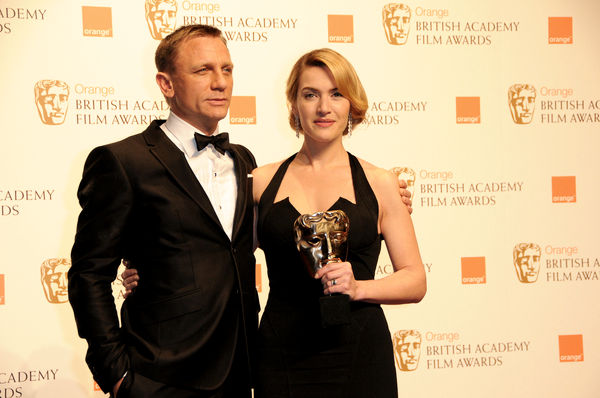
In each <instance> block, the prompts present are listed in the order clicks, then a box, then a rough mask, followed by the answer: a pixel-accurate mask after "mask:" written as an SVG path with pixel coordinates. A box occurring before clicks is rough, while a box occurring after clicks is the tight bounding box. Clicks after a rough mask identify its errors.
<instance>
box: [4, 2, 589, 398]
mask: <svg viewBox="0 0 600 398" xmlns="http://www.w3.org/2000/svg"><path fill="white" fill-rule="evenodd" d="M598 15H600V2H598V1H597V0H573V1H559V0H529V1H523V0H507V1H503V2H486V1H469V0H461V1H453V2H447V1H439V0H438V1H435V0H412V1H408V0H407V2H405V3H391V2H388V1H380V0H375V1H368V2H366V1H359V0H345V1H337V0H332V1H318V0H304V1H301V2H300V1H298V2H287V1H275V0H264V1H261V0H257V1H242V0H213V1H200V0H135V1H118V0H55V1H51V2H49V1H43V0H29V1H20V0H0V48H1V54H2V62H1V65H0V72H1V76H2V77H1V81H2V85H1V87H2V91H3V93H4V94H3V95H2V96H0V109H1V110H2V117H1V119H0V125H1V131H2V133H1V134H2V155H1V156H0V167H1V169H0V175H1V179H0V209H1V217H0V234H1V236H2V238H1V239H0V256H1V257H0V258H1V261H0V398H20V397H24V398H29V397H59V396H60V397H99V396H102V395H103V393H102V392H101V391H99V389H98V388H97V386H96V385H95V383H94V381H93V380H92V377H91V374H90V372H89V371H88V369H87V366H86V365H85V362H84V355H85V350H86V343H85V342H84V341H83V340H81V339H80V338H79V337H78V336H77V332H76V328H75V322H74V319H73V314H72V311H71V307H70V305H69V304H68V302H67V301H68V297H67V278H66V275H67V271H68V269H69V267H70V258H69V255H70V249H71V245H72V244H73V238H74V232H75V226H76V218H77V216H78V213H79V205H78V202H77V200H76V189H77V186H78V183H79V180H80V177H81V172H82V168H83V162H84V160H85V158H86V156H87V154H88V153H89V151H90V150H91V149H92V148H93V147H95V146H97V145H100V144H104V143H108V142H112V141H116V140H120V139H122V138H124V137H126V136H128V135H131V134H134V133H138V132H141V131H142V130H143V129H144V128H145V126H146V125H147V124H148V123H150V121H151V120H153V119H156V118H165V117H166V116H167V115H168V111H169V110H168V106H167V104H166V102H165V101H164V99H163V98H162V96H161V94H160V91H159V90H158V88H157V86H156V83H155V80H154V76H155V73H156V70H155V67H154V61H153V60H154V51H155V49H156V46H157V44H158V41H159V40H160V39H161V38H162V37H164V36H165V35H166V34H168V33H170V32H171V31H172V30H173V29H174V28H176V27H178V26H182V25H185V24H193V23H204V24H210V25H214V26H216V27H218V28H220V29H221V30H222V31H223V32H224V35H225V37H226V38H227V39H228V43H229V49H230V51H231V55H232V59H233V61H234V64H235V73H234V75H235V86H234V98H233V101H232V104H231V108H230V113H229V115H228V116H227V118H226V119H225V120H224V121H223V122H222V124H221V131H228V132H230V134H231V136H232V140H233V141H234V142H237V143H241V144H244V145H246V146H247V147H248V148H250V149H251V150H252V151H253V153H254V154H255V155H256V158H257V161H258V163H259V164H265V163H268V162H273V161H277V160H280V159H283V158H284V157H287V156H289V155H290V154H291V153H293V152H295V151H297V150H298V149H299V147H300V144H301V141H300V140H298V139H297V138H296V137H295V134H294V132H293V131H291V129H290V128H289V126H288V124H287V108H286V104H285V96H284V89H285V80H286V78H287V75H288V73H289V71H290V69H291V67H292V65H293V64H294V62H295V61H296V59H297V58H298V57H299V56H300V55H302V54H303V53H305V52H306V51H309V50H311V49H315V48H322V47H330V48H333V49H335V50H336V51H339V52H340V53H342V54H343V55H344V56H346V57H347V58H348V59H349V60H350V61H351V62H352V63H353V64H354V66H355V68H356V70H357V72H358V74H359V76H360V78H361V80H362V82H363V84H364V86H365V89H366V91H367V94H368V96H369V112H368V116H367V118H366V120H365V123H364V124H363V125H362V126H359V127H358V128H356V129H355V131H354V133H353V134H352V136H351V137H346V138H345V139H344V140H345V141H344V142H345V145H346V147H347V149H348V150H349V151H350V152H352V153H354V154H355V155H357V156H359V157H361V158H363V159H366V160H368V161H370V162H372V163H374V164H376V165H378V166H380V167H383V168H386V169H390V170H393V171H394V172H395V173H396V174H398V175H399V176H400V177H401V178H404V179H406V180H407V181H408V182H409V184H410V189H411V191H412V194H413V208H414V213H413V216H412V217H413V221H414V224H415V229H416V232H417V236H418V240H419V245H420V250H421V254H422V257H423V260H424V262H425V266H426V271H427V278H428V292H427V295H426V297H425V298H424V300H423V301H422V302H421V303H419V304H411V305H402V306H385V307H384V310H385V312H386V315H387V318H388V322H389V326H390V331H391V333H392V336H393V340H394V347H395V358H396V366H397V373H398V390H399V392H400V396H404V397H412V398H417V397H437V396H440V397H441V396H445V397H447V396H456V397H458V396H461V397H507V396H511V397H566V396H568V397H598V396H600V381H599V379H598V369H600V358H599V355H600V342H599V339H598V336H599V335H600V300H599V298H600V293H599V292H600V245H599V242H600V239H599V238H600V231H599V227H598V226H599V225H600V210H599V204H600V178H599V177H600V157H599V156H598V152H599V150H600V73H599V71H600V51H599V44H598V39H599V38H600V24H599V23H598ZM257 262H258V265H257V271H256V272H257V289H258V290H259V294H260V297H261V301H262V304H263V305H264V303H265V301H266V297H267V294H268V290H269V283H268V278H267V276H266V266H265V261H264V256H263V254H262V252H260V250H259V251H258V252H257ZM391 272H392V266H391V262H390V260H389V257H388V256H387V253H386V252H385V251H383V252H382V255H381V258H380V261H379V264H378V267H377V277H378V278H379V277H384V276H386V275H388V274H390V273H391ZM113 286H114V295H115V300H116V303H117V305H118V306H120V304H121V303H122V301H123V288H122V286H121V283H120V281H119V280H117V281H115V283H114V284H113Z"/></svg>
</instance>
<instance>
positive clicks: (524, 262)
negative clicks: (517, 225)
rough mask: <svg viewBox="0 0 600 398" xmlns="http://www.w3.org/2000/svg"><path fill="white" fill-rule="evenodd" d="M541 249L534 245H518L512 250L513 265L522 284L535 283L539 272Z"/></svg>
mask: <svg viewBox="0 0 600 398" xmlns="http://www.w3.org/2000/svg"><path fill="white" fill-rule="evenodd" d="M541 252H542V251H541V249H540V247H539V245H537V244H535V243H519V244H518V245H516V246H515V247H514V249H513V264H514V266H515V271H517V277H518V278H519V281H520V282H522V283H533V282H535V281H537V278H538V274H539V272H540V258H541Z"/></svg>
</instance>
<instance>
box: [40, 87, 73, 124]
mask: <svg viewBox="0 0 600 398" xmlns="http://www.w3.org/2000/svg"><path fill="white" fill-rule="evenodd" d="M33 91H34V93H35V105H36V107H37V110H38V114H39V115H40V119H41V120H42V123H44V124H50V125H57V124H63V122H64V121H65V116H66V115H67V108H68V106H69V86H67V84H66V83H65V82H61V81H60V80H40V81H39V82H37V83H36V84H35V86H34V88H33Z"/></svg>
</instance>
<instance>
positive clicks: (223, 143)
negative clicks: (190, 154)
mask: <svg viewBox="0 0 600 398" xmlns="http://www.w3.org/2000/svg"><path fill="white" fill-rule="evenodd" d="M194 138H195V139H196V146H197V147H198V150H199V151H201V150H203V149H204V147H206V146H207V145H208V144H212V145H213V146H214V147H215V149H216V150H217V151H219V153H220V154H221V155H223V154H225V151H227V150H229V134H227V133H221V134H217V135H202V134H198V133H194Z"/></svg>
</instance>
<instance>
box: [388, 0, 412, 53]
mask: <svg viewBox="0 0 600 398" xmlns="http://www.w3.org/2000/svg"><path fill="white" fill-rule="evenodd" d="M382 12H383V29H384V30H385V37H386V38H387V41H388V43H390V44H393V45H403V44H406V41H407V40H408V32H409V31H410V17H411V12H410V8H409V7H408V6H407V5H406V4H398V3H390V4H386V5H385V6H384V7H383V11H382Z"/></svg>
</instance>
